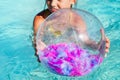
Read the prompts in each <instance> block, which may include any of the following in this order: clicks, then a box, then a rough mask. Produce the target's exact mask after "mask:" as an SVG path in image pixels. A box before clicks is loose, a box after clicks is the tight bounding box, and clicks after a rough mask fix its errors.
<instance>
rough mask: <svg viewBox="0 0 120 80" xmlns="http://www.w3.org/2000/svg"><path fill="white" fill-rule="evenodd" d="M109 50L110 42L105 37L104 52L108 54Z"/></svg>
mask: <svg viewBox="0 0 120 80" xmlns="http://www.w3.org/2000/svg"><path fill="white" fill-rule="evenodd" d="M109 48H110V40H109V38H107V37H106V46H105V52H106V53H108V52H109Z"/></svg>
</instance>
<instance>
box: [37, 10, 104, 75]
mask: <svg viewBox="0 0 120 80" xmlns="http://www.w3.org/2000/svg"><path fill="white" fill-rule="evenodd" d="M36 45H37V54H38V55H39V59H40V61H41V63H42V64H43V65H44V66H45V67H46V68H47V69H48V70H49V71H50V72H52V73H55V74H58V75H63V76H83V75H86V74H88V73H90V72H92V71H93V70H94V69H95V68H96V67H97V66H99V65H100V63H102V61H103V59H104V56H105V33H104V29H103V26H102V24H101V22H100V21H99V20H98V19H97V18H96V17H95V16H94V15H92V14H90V13H89V12H86V11H84V10H79V9H60V10H58V11H56V12H54V13H52V14H51V15H50V16H48V17H47V18H46V19H45V21H44V22H43V23H42V24H41V25H40V28H39V30H38V32H37V36H36Z"/></svg>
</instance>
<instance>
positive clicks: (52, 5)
mask: <svg viewBox="0 0 120 80" xmlns="http://www.w3.org/2000/svg"><path fill="white" fill-rule="evenodd" d="M75 2H76V0H46V3H47V6H48V9H46V10H44V11H42V12H40V13H38V14H37V15H36V16H35V18H34V22H33V28H34V37H35V36H36V33H37V31H38V28H39V26H40V25H41V24H42V22H44V20H45V19H46V18H47V17H48V16H49V15H50V14H51V13H52V12H55V11H57V10H59V9H62V8H71V5H72V4H75ZM75 20H76V19H75ZM80 23H81V24H82V22H80ZM105 40H106V48H105V52H106V53H108V52H109V48H110V40H109V39H108V38H107V37H106V39H105ZM35 42H36V41H35V39H34V47H35V49H36V44H35ZM36 52H37V50H36Z"/></svg>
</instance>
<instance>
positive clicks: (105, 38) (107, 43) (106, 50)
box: [100, 29, 110, 57]
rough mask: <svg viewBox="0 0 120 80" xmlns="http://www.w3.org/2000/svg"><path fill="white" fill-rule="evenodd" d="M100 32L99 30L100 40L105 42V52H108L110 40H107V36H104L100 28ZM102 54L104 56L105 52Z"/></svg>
mask: <svg viewBox="0 0 120 80" xmlns="http://www.w3.org/2000/svg"><path fill="white" fill-rule="evenodd" d="M100 32H101V35H102V38H101V40H104V41H105V43H106V44H105V53H108V52H109V48H110V40H109V38H107V37H106V36H105V33H104V29H101V30H100ZM104 56H105V57H106V54H105V55H104Z"/></svg>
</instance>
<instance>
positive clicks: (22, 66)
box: [0, 0, 120, 80]
mask: <svg viewBox="0 0 120 80" xmlns="http://www.w3.org/2000/svg"><path fill="white" fill-rule="evenodd" d="M44 4H45V0H0V80H120V35H119V34H120V0H78V2H77V4H76V5H75V6H74V7H76V8H79V9H84V10H86V11H88V12H90V13H92V14H94V15H95V16H97V17H98V18H99V20H100V21H101V22H102V24H103V26H104V28H105V32H106V36H107V37H109V39H110V41H111V47H110V52H109V53H108V56H107V58H105V60H104V62H103V63H102V64H101V66H100V67H99V68H98V69H97V70H95V71H93V72H92V73H91V74H89V75H86V76H83V77H75V78H73V77H72V78H71V77H65V76H59V75H55V74H52V73H50V72H48V71H47V70H46V69H45V68H44V67H43V66H42V65H41V64H40V63H38V62H37V60H36V59H37V58H36V57H35V56H34V53H35V51H34V48H33V46H32V39H31V37H32V33H33V30H32V23H33V19H34V16H35V15H36V14H37V13H38V12H40V11H41V10H43V9H44Z"/></svg>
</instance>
